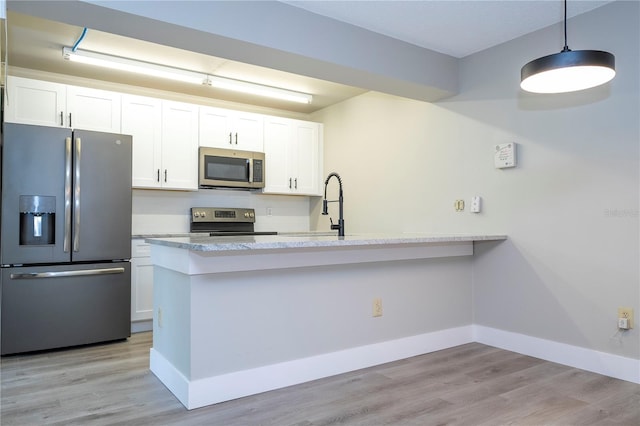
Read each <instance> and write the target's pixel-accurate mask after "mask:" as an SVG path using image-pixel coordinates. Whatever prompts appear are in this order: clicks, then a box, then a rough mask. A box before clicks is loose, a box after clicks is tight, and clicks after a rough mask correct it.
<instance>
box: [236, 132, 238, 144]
mask: <svg viewBox="0 0 640 426" xmlns="http://www.w3.org/2000/svg"><path fill="white" fill-rule="evenodd" d="M236 145H238V132H236Z"/></svg>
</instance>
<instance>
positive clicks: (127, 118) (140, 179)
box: [122, 95, 162, 188]
mask: <svg viewBox="0 0 640 426" xmlns="http://www.w3.org/2000/svg"><path fill="white" fill-rule="evenodd" d="M161 126H162V101H161V100H160V99H155V98H147V97H143V96H133V95H123V96H122V133H124V134H127V135H132V136H133V179H132V185H133V187H135V188H162V180H161V179H160V170H161V169H162V128H161Z"/></svg>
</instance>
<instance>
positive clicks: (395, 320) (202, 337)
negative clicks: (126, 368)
mask: <svg viewBox="0 0 640 426" xmlns="http://www.w3.org/2000/svg"><path fill="white" fill-rule="evenodd" d="M505 239H506V236H504V235H407V234H398V235H395V236H389V235H374V234H368V235H367V234H362V235H347V236H346V237H337V236H332V235H322V234H313V233H308V234H305V233H303V234H284V235H273V236H243V237H208V236H190V237H175V238H152V239H148V240H147V242H149V243H150V244H151V256H152V261H153V263H154V294H153V297H154V321H153V348H152V349H151V361H150V366H151V370H152V371H153V373H154V374H155V375H156V376H157V377H158V378H159V379H160V380H161V381H162V382H163V383H164V384H165V385H166V386H167V388H168V389H169V390H171V392H173V394H174V395H175V396H176V397H177V398H178V399H179V400H180V401H181V402H182V403H183V404H184V405H185V407H187V408H188V409H193V408H198V407H202V406H205V405H210V404H214V403H217V402H222V401H226V400H230V399H235V398H239V397H242V396H246V395H251V394H255V393H259V392H264V391H268V390H272V389H277V388H281V387H285V386H289V385H293V384H297V383H303V382H306V381H310V380H315V379H318V378H322V377H327V376H331V375H334V374H340V373H344V372H347V371H352V370H356V369H360V368H365V367H369V366H372V365H376V364H381V363H384V362H389V361H394V360H398V359H403V358H407V357H410V356H415V355H419V354H423V353H427V352H431V351H434V350H439V349H443V348H446V347H451V346H456V345H460V344H463V343H467V342H470V341H472V336H471V331H470V330H471V328H470V324H471V308H470V300H467V299H468V297H466V296H465V295H467V294H468V290H469V286H471V283H472V273H471V272H472V271H471V262H470V257H471V256H472V255H473V249H474V244H499V243H500V242H501V241H502V240H505ZM441 286H447V287H451V286H455V287H457V288H460V300H442V303H441V304H440V305H442V310H441V311H440V310H433V309H429V310H425V309H421V303H420V301H421V300H422V299H423V298H437V297H438V288H441ZM448 293H449V294H450V293H451V292H448ZM448 299H451V297H449V298H448ZM372 304H373V305H374V307H375V309H373V311H372ZM383 309H384V310H383ZM454 310H455V311H456V312H458V314H457V315H451V312H452V311H454Z"/></svg>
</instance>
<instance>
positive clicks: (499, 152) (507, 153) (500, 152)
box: [493, 142, 516, 169]
mask: <svg viewBox="0 0 640 426" xmlns="http://www.w3.org/2000/svg"><path fill="white" fill-rule="evenodd" d="M493 162H494V164H495V166H496V169H505V168H507V167H515V166H516V144H515V143H514V142H509V143H503V144H500V145H496V151H495V153H494V156H493Z"/></svg>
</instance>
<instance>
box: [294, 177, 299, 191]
mask: <svg viewBox="0 0 640 426" xmlns="http://www.w3.org/2000/svg"><path fill="white" fill-rule="evenodd" d="M294 182H295V189H298V178H295V179H294Z"/></svg>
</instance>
